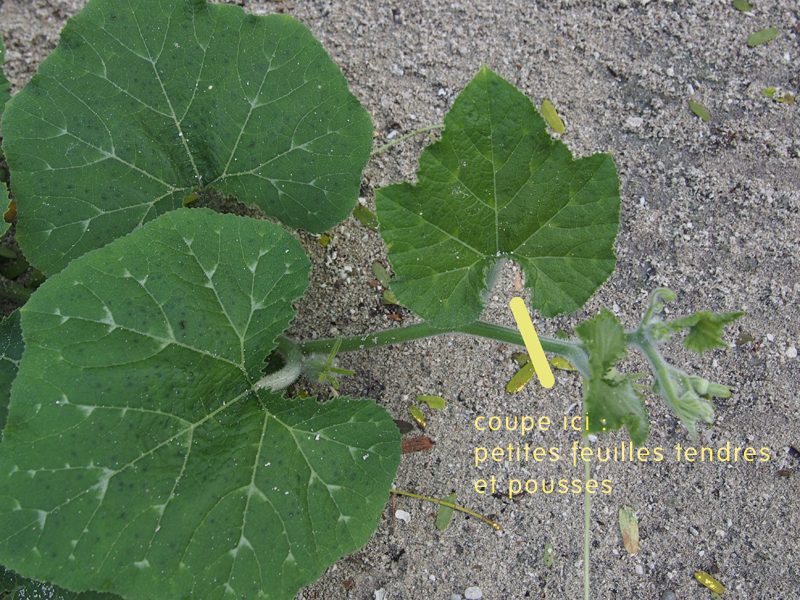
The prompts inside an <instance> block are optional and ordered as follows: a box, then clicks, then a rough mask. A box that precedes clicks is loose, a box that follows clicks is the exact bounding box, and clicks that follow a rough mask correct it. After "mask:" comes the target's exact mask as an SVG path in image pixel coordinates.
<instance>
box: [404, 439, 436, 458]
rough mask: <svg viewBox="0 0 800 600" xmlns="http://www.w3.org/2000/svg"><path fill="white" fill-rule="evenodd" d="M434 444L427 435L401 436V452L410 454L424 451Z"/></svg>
mask: <svg viewBox="0 0 800 600" xmlns="http://www.w3.org/2000/svg"><path fill="white" fill-rule="evenodd" d="M435 444H436V442H434V441H433V440H432V439H431V438H429V437H428V436H427V435H419V436H414V437H407V438H403V441H402V449H403V454H411V453H412V452H424V451H425V450H430V449H431V448H433V446H434V445H435Z"/></svg>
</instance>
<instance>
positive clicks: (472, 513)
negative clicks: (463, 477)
mask: <svg viewBox="0 0 800 600" xmlns="http://www.w3.org/2000/svg"><path fill="white" fill-rule="evenodd" d="M390 491H391V493H392V494H395V495H396V496H407V497H408V498H415V499H417V500H425V501H426V502H433V503H434V504H439V505H440V506H446V507H448V508H452V509H453V510H457V511H459V512H462V513H464V514H466V515H469V516H471V517H475V518H476V519H480V520H481V521H483V522H484V523H486V524H487V525H488V526H489V527H491V528H492V529H494V530H495V531H500V530H501V529H502V527H500V523H498V522H497V521H492V520H491V519H490V518H489V517H484V516H483V515H482V514H479V513H476V512H475V511H474V510H470V509H468V508H466V507H464V506H461V505H460V504H456V503H455V502H450V501H449V500H442V499H441V498H434V497H433V496H423V495H422V494H415V493H414V492H407V491H405V490H398V489H396V488H392V489H391V490H390Z"/></svg>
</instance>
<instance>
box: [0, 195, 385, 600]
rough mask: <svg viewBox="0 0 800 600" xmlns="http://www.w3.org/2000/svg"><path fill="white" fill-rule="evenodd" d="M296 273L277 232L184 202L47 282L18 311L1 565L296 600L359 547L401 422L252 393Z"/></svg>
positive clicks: (292, 249) (33, 572) (159, 588)
mask: <svg viewBox="0 0 800 600" xmlns="http://www.w3.org/2000/svg"><path fill="white" fill-rule="evenodd" d="M308 271H309V263H308V259H307V257H306V255H305V253H304V252H303V250H302V248H301V247H300V245H299V243H298V242H297V241H296V240H294V239H293V238H292V237H291V236H290V235H289V234H288V233H287V232H286V231H285V230H284V229H283V228H282V227H281V226H279V225H276V224H272V223H268V222H266V221H262V220H255V219H249V218H244V217H237V216H233V215H221V214H217V213H214V212H212V211H209V210H206V209H181V210H177V211H173V212H170V213H167V214H164V215H161V216H160V217H158V218H157V219H155V220H153V221H151V222H149V223H147V224H145V225H144V226H143V227H141V228H139V229H138V230H136V231H135V232H133V233H131V234H129V235H127V236H125V237H123V238H120V239H118V240H116V241H114V242H112V243H110V244H109V245H107V246H105V247H104V248H101V249H99V250H95V251H92V252H89V253H87V254H85V255H84V256H82V257H80V258H78V259H76V260H74V261H72V262H71V263H70V264H69V265H68V266H67V268H66V269H64V270H63V271H61V272H60V273H58V274H56V275H54V276H53V277H51V278H50V279H48V280H47V281H46V282H45V283H44V284H43V285H42V286H41V287H40V288H39V289H38V290H37V291H36V292H35V293H34V294H33V295H32V297H31V299H30V301H29V302H28V303H27V304H26V305H25V306H24V307H23V308H22V309H20V313H21V326H22V333H23V336H24V340H25V350H24V352H23V354H22V359H21V361H20V364H19V372H18V375H17V378H16V379H15V381H14V384H13V387H12V392H11V403H10V407H9V414H8V419H7V423H6V428H5V432H4V438H3V441H2V443H1V444H0V531H3V532H4V533H3V535H2V536H0V537H2V539H1V540H0V564H4V565H6V566H7V567H8V568H10V569H12V570H14V571H15V572H17V573H19V574H21V575H22V576H24V577H31V578H34V579H40V580H46V581H51V582H53V583H54V584H55V585H59V586H62V587H64V588H66V589H70V590H75V591H81V590H95V591H102V592H113V593H115V594H119V595H121V596H123V597H125V598H131V599H142V600H144V599H152V598H159V599H165V600H170V599H183V598H189V597H192V598H198V597H202V598H223V597H228V596H232V597H237V598H269V599H290V598H293V597H294V594H295V593H296V592H297V590H298V589H299V588H300V587H302V586H303V585H305V584H307V583H309V582H311V581H313V580H314V579H316V578H317V577H318V576H319V575H320V574H321V573H322V572H323V570H324V569H325V568H327V567H328V566H329V565H331V564H332V563H333V562H335V561H336V560H337V559H338V558H340V557H341V556H342V555H344V554H345V553H347V552H350V551H353V550H355V549H357V548H358V547H360V546H361V545H362V544H364V543H365V542H366V541H367V539H368V538H369V536H370V535H371V534H372V532H373V531H374V529H375V527H376V525H377V522H378V519H379V518H380V513H381V510H382V508H383V506H384V504H385V502H386V500H387V498H388V494H389V486H390V484H391V482H392V480H393V478H394V473H395V470H396V468H397V465H398V462H399V456H400V443H399V442H400V440H399V433H398V431H397V427H396V426H395V424H394V423H393V421H392V420H391V418H390V417H389V415H388V414H387V413H386V411H385V410H383V409H382V408H380V407H379V406H377V405H376V404H375V403H374V402H372V401H368V400H358V399H352V398H345V397H339V398H336V399H335V400H333V401H331V402H328V403H326V404H319V403H318V402H317V401H316V400H314V399H313V398H305V399H294V400H289V399H285V398H283V397H282V396H281V395H280V394H279V393H276V392H272V391H270V390H268V389H265V388H264V386H262V385H260V384H259V383H258V382H259V379H260V378H261V376H262V369H263V366H264V359H265V357H266V355H267V354H269V352H270V351H271V350H272V349H273V348H274V347H275V345H276V338H277V337H278V336H279V335H280V334H281V333H282V332H283V330H284V329H286V327H287V326H288V325H289V323H290V321H291V320H292V318H293V316H294V310H293V308H292V302H293V301H294V300H295V299H297V298H298V297H299V296H300V295H301V294H302V293H303V291H304V290H305V288H306V285H307V282H308ZM81 565H84V566H85V565H90V566H91V568H80V567H79V566H81Z"/></svg>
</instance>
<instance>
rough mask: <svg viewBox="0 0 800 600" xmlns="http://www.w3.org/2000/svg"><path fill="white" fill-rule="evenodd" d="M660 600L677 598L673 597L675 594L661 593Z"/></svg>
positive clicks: (676, 599) (675, 599)
mask: <svg viewBox="0 0 800 600" xmlns="http://www.w3.org/2000/svg"><path fill="white" fill-rule="evenodd" d="M661 600H678V597H677V596H676V595H675V592H663V593H662V594H661Z"/></svg>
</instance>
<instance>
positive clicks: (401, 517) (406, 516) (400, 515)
mask: <svg viewBox="0 0 800 600" xmlns="http://www.w3.org/2000/svg"><path fill="white" fill-rule="evenodd" d="M394 516H395V518H396V519H397V520H398V521H403V522H404V523H411V514H410V513H408V512H406V511H404V510H398V511H396V512H395V513H394Z"/></svg>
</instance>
